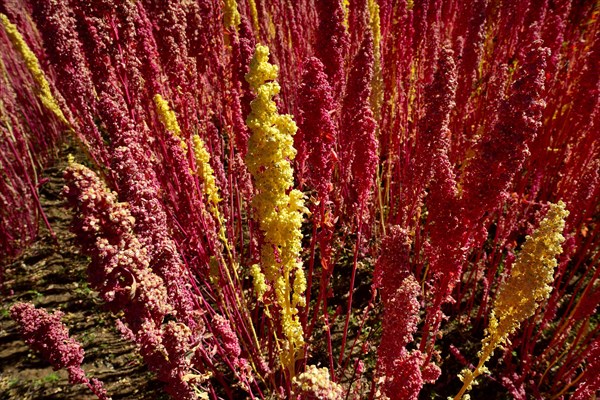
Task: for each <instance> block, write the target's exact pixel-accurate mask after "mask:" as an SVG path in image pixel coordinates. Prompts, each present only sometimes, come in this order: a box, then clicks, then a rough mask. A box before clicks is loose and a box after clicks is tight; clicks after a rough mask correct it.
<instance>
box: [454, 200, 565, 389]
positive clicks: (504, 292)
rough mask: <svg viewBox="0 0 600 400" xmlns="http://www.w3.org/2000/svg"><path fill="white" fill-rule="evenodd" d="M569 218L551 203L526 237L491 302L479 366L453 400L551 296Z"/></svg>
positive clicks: (464, 376)
mask: <svg viewBox="0 0 600 400" xmlns="http://www.w3.org/2000/svg"><path fill="white" fill-rule="evenodd" d="M568 215H569V212H568V211H567V210H566V209H565V203H563V202H562V201H559V202H558V204H551V205H550V210H549V211H548V214H547V215H546V217H545V218H544V219H543V220H542V222H541V223H540V226H539V227H538V229H537V230H536V231H535V232H534V233H533V235H532V236H528V237H527V238H526V241H525V244H523V248H522V249H521V252H520V253H519V256H518V257H517V261H516V262H515V265H514V266H513V268H512V270H511V272H510V276H509V277H508V279H507V280H506V282H504V284H502V286H501V287H500V289H499V293H498V297H496V301H495V302H494V308H493V309H492V313H491V315H490V322H489V326H488V328H487V330H486V332H487V335H486V337H485V338H484V339H483V342H482V344H483V348H482V350H481V351H480V352H479V364H478V365H477V368H475V370H474V371H472V372H471V371H470V370H468V369H465V370H463V371H462V373H461V375H459V377H461V378H462V381H463V387H462V388H461V389H460V391H459V392H458V394H457V395H456V396H455V397H454V400H459V399H461V398H463V399H464V398H466V396H465V397H463V395H464V393H465V392H467V391H469V390H470V389H471V386H472V385H474V384H475V379H476V378H477V377H478V376H479V375H481V374H483V373H486V371H487V369H486V368H485V366H484V364H485V362H486V361H487V360H488V359H489V358H490V357H491V356H492V354H493V353H494V350H495V349H496V348H497V347H498V346H500V345H502V344H503V343H505V342H506V341H507V340H508V336H509V335H510V334H512V333H513V332H515V331H516V330H517V329H518V328H519V326H520V324H521V322H523V321H524V320H526V319H527V318H529V317H531V316H532V315H533V314H534V313H535V310H536V308H537V306H538V302H540V301H542V300H546V299H547V298H548V296H549V295H550V292H551V291H552V286H550V283H552V280H553V278H554V268H555V267H556V264H557V262H556V256H557V255H558V254H560V253H561V251H562V247H561V243H562V242H563V241H564V240H565V239H564V237H563V236H562V234H561V232H562V231H563V229H564V227H565V218H566V217H567V216H568Z"/></svg>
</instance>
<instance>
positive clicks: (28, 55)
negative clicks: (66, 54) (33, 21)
mask: <svg viewBox="0 0 600 400" xmlns="http://www.w3.org/2000/svg"><path fill="white" fill-rule="evenodd" d="M0 22H1V23H2V25H3V26H4V30H5V31H6V34H7V35H8V37H9V38H10V41H11V42H12V43H13V45H14V46H15V49H16V50H17V51H18V52H19V53H20V54H21V56H22V57H23V60H24V61H25V65H26V66H27V69H28V70H29V72H31V75H32V76H33V79H34V80H35V81H36V83H37V84H38V86H39V87H38V90H39V93H38V96H39V98H40V100H41V101H42V104H44V106H45V107H46V108H47V109H48V110H50V111H51V112H52V113H53V114H54V115H55V116H56V117H57V118H58V119H59V120H60V121H61V122H62V123H64V124H65V125H67V126H70V124H69V121H67V119H66V118H65V115H64V114H63V112H62V110H61V109H60V106H59V105H58V103H57V101H56V99H55V98H54V96H53V95H52V91H51V90H50V84H49V83H48V80H47V79H46V75H45V74H44V71H42V68H41V67H40V63H39V61H38V59H37V57H36V56H35V54H33V51H31V49H30V48H29V46H28V45H27V43H25V39H23V36H21V34H20V33H19V31H18V30H17V27H16V26H15V25H14V24H13V23H11V22H10V21H9V20H8V17H7V16H6V15H4V14H0Z"/></svg>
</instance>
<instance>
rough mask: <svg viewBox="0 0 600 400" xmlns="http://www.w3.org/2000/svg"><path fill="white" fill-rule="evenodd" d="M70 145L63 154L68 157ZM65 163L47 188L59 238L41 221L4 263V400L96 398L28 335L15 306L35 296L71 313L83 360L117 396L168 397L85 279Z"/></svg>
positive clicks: (0, 392)
mask: <svg viewBox="0 0 600 400" xmlns="http://www.w3.org/2000/svg"><path fill="white" fill-rule="evenodd" d="M66 151H68V149H65V150H64V151H63V152H61V153H64V154H61V156H60V157H59V158H58V159H59V160H64V159H65V158H66V157H62V155H66ZM64 167H65V165H64V164H61V163H60V162H59V163H58V164H57V165H56V166H55V167H52V168H50V169H48V170H46V171H45V173H44V176H45V177H47V178H49V180H48V182H46V183H45V184H44V185H43V186H42V187H41V188H40V200H41V203H42V207H43V209H44V211H45V213H46V215H47V217H48V220H49V222H50V225H51V227H52V230H53V231H54V233H55V236H56V239H54V238H53V237H52V235H51V234H50V232H49V231H48V230H47V229H46V228H45V227H44V226H41V227H40V234H39V238H38V239H37V241H35V242H34V243H32V244H31V245H30V246H29V247H28V248H27V249H26V250H25V251H24V253H23V254H22V255H21V256H20V257H19V258H18V259H16V260H13V261H12V262H10V263H9V264H8V265H6V266H5V269H4V278H3V284H2V287H1V290H0V296H2V306H1V308H0V400H8V399H15V400H16V399H19V400H27V399H39V400H43V399H84V400H85V399H95V398H96V397H95V396H94V395H93V394H92V393H91V392H90V391H89V389H88V388H87V387H85V386H83V385H70V384H69V382H68V376H67V373H66V372H65V371H53V370H52V367H51V366H50V364H49V363H48V362H46V361H45V360H42V359H41V358H40V357H39V356H38V355H37V354H35V353H34V352H32V351H30V350H29V348H28V347H27V345H26V344H25V343H24V342H23V341H22V340H21V338H20V336H19V332H18V330H17V327H16V325H15V323H14V322H13V321H12V320H11V319H10V316H9V311H8V310H9V308H10V306H11V305H12V304H14V303H16V302H32V303H33V304H34V305H35V306H36V307H38V308H39V307H41V308H44V309H46V310H47V311H48V312H53V311H54V310H61V311H62V312H64V314H65V315H64V316H63V318H62V321H63V323H65V325H66V326H67V327H68V328H69V330H70V334H71V336H72V337H74V338H76V339H77V340H78V341H79V342H80V343H81V344H82V345H83V347H84V349H85V359H84V363H83V365H82V367H83V369H84V370H85V371H86V373H87V375H88V377H89V378H97V379H100V380H102V381H103V382H104V384H105V388H106V389H107V391H108V393H109V395H110V396H111V397H112V398H113V399H114V400H117V399H132V400H137V399H140V400H141V399H148V398H151V399H154V400H162V399H168V397H167V396H166V395H164V394H163V391H162V390H161V384H160V382H158V381H156V379H154V377H153V375H152V373H151V372H149V371H148V370H147V368H146V367H145V366H144V365H143V363H142V360H141V358H140V357H139V356H138V355H137V353H136V351H135V348H134V346H133V345H132V344H131V343H129V342H127V341H125V340H124V339H122V338H121V337H120V335H119V333H118V332H117V330H116V328H115V321H116V318H117V317H116V316H113V315H111V314H110V313H108V312H107V311H104V310H103V309H102V303H101V301H100V300H99V298H98V297H97V296H96V295H95V293H94V292H93V291H92V290H91V289H89V287H88V285H87V283H86V269H87V265H88V259H87V258H86V257H85V256H83V255H81V254H80V253H79V250H78V248H77V246H76V245H75V244H74V237H73V234H71V233H70V232H69V224H70V221H71V215H70V213H69V211H68V210H66V209H65V208H64V207H63V200H62V198H61V196H60V191H61V189H62V187H63V180H62V170H63V168H64Z"/></svg>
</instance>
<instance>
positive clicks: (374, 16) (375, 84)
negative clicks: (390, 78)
mask: <svg viewBox="0 0 600 400" xmlns="http://www.w3.org/2000/svg"><path fill="white" fill-rule="evenodd" d="M368 6H369V23H370V25H371V31H372V33H373V56H374V59H375V62H374V64H373V79H372V80H371V87H372V91H371V108H372V109H373V113H374V114H375V119H379V116H380V114H381V104H382V103H383V76H382V72H381V20H380V18H379V4H377V0H369V3H368Z"/></svg>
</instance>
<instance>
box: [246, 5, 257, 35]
mask: <svg viewBox="0 0 600 400" xmlns="http://www.w3.org/2000/svg"><path fill="white" fill-rule="evenodd" d="M248 5H249V6H250V15H251V16H252V25H253V26H254V31H255V34H256V35H258V33H259V32H260V24H259V23H258V10H257V9H256V2H255V1H254V0H248Z"/></svg>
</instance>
